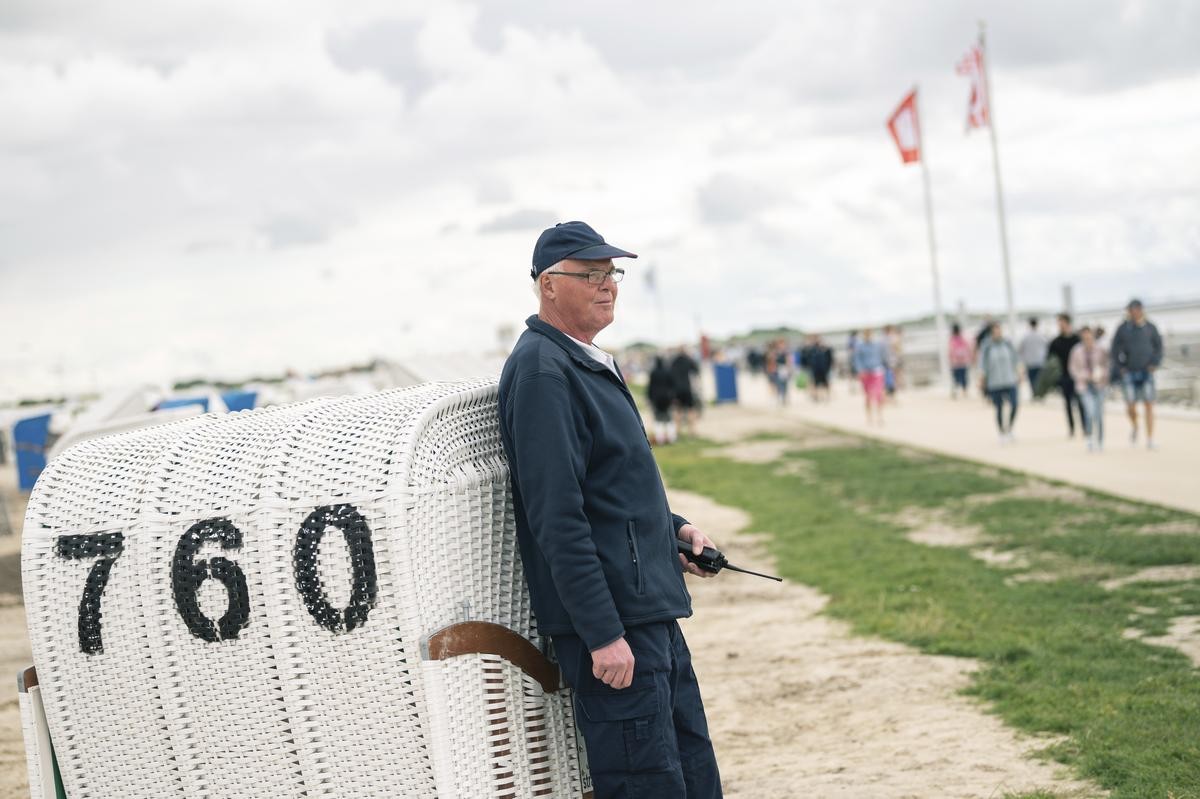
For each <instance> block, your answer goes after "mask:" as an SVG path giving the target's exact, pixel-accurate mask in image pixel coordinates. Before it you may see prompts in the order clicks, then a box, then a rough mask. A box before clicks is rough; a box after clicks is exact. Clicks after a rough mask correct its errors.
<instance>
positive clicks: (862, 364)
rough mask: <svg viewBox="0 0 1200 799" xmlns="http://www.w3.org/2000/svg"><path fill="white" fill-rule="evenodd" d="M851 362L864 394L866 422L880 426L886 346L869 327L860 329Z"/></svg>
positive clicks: (881, 421) (881, 420) (881, 423)
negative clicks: (860, 333) (860, 335)
mask: <svg viewBox="0 0 1200 799" xmlns="http://www.w3.org/2000/svg"><path fill="white" fill-rule="evenodd" d="M852 363H853V368H854V371H855V372H856V373H857V374H858V379H859V380H860V381H861V382H862V388H863V394H864V395H865V396H866V409H867V424H872V423H875V424H878V425H881V426H882V425H883V391H884V388H883V383H884V370H885V369H886V368H887V346H886V345H885V344H884V343H883V342H882V341H876V340H875V338H874V332H873V331H872V330H871V329H870V328H866V329H864V330H863V331H862V337H861V338H860V339H859V340H858V343H857V344H856V345H855V347H854V355H853V358H852Z"/></svg>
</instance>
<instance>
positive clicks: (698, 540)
mask: <svg viewBox="0 0 1200 799" xmlns="http://www.w3.org/2000/svg"><path fill="white" fill-rule="evenodd" d="M679 540H680V541H687V542H688V543H689V544H691V545H692V554H693V555H699V554H700V553H701V552H703V551H704V548H705V547H712V548H713V549H716V548H717V545H716V544H714V543H713V542H712V539H711V538H709V537H708V536H706V535H705V534H704V533H702V532H700V529H699V528H698V527H696V525H694V524H685V525H684V526H683V527H680V528H679ZM679 562H680V564H682V565H683V570H684V571H685V572H687V573H688V574H694V575H696V576H697V577H716V576H717V575H715V574H713V573H712V572H706V571H705V570H704V569H701V568H700V567H699V566H697V565H696V564H695V563H692V562H691V561H690V560H688V559H687V558H685V557H684V556H683V554H682V553H681V554H680V555H679Z"/></svg>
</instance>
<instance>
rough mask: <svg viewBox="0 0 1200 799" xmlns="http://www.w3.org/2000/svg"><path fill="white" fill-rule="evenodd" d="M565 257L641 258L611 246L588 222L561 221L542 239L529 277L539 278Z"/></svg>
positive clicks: (578, 258) (546, 230) (597, 259)
mask: <svg viewBox="0 0 1200 799" xmlns="http://www.w3.org/2000/svg"><path fill="white" fill-rule="evenodd" d="M564 258H572V259H574V260H577V261H603V260H604V259H605V258H637V255H636V254H634V253H631V252H626V251H625V250H622V249H621V248H620V247H614V246H612V245H611V244H609V243H607V242H606V241H604V237H603V236H601V235H600V234H599V233H597V232H596V231H595V230H593V229H592V226H591V225H589V224H587V223H586V222H559V223H558V224H557V225H555V226H554V227H551V228H546V229H545V230H543V231H542V235H540V236H538V240H537V244H535V245H533V269H531V270H529V276H530V277H532V278H537V276H538V275H540V274H541V273H542V272H545V271H546V270H547V269H549V268H550V267H552V266H554V265H555V264H556V263H558V262H559V261H561V260H563V259H564Z"/></svg>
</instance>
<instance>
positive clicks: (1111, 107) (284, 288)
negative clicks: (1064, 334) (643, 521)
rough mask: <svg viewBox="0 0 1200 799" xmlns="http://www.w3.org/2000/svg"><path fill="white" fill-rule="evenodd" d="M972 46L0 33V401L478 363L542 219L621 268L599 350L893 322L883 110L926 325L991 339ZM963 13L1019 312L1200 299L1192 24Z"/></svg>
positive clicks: (444, 11)
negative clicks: (8, 342)
mask: <svg viewBox="0 0 1200 799" xmlns="http://www.w3.org/2000/svg"><path fill="white" fill-rule="evenodd" d="M983 10H984V5H983V4H977V3H967V4H960V3H949V2H935V1H934V0H923V1H922V2H919V3H917V4H916V5H915V6H906V7H903V8H901V7H898V6H895V5H894V4H890V3H885V2H883V1H882V0H873V1H872V2H865V3H859V4H855V5H854V6H852V7H846V6H845V4H840V5H839V4H832V3H821V4H813V3H806V4H794V3H783V2H776V0H747V2H745V3H742V4H739V6H738V8H737V9H730V8H727V7H723V6H712V5H704V4H701V5H699V6H697V5H696V4H683V3H661V4H651V5H649V6H648V5H646V4H645V3H638V4H634V3H633V2H632V0H628V2H626V0H620V2H616V3H609V4H603V5H597V6H578V5H572V4H555V3H550V2H548V0H519V2H514V3H505V4H493V3H480V4H470V3H437V4H433V3H423V2H410V3H407V4H396V3H391V2H382V0H379V1H378V2H369V3H354V4H350V5H346V4H335V3H333V2H331V0H330V1H328V2H326V1H325V0H320V1H318V0H304V1H303V2H299V3H292V4H276V3H268V2H238V3H235V2H221V3H210V4H204V5H203V6H197V5H195V4H192V3H185V2H176V1H175V0H169V1H168V2H164V3H160V4H156V6H155V11H154V13H153V14H148V13H145V12H144V10H143V9H138V8H136V7H134V6H129V5H128V4H116V3H98V4H90V5H88V6H86V7H79V8H75V7H69V6H68V5H67V4H64V3H60V2H58V0H38V2H32V1H31V0H13V2H11V3H8V4H6V5H5V8H4V9H3V11H0V118H2V119H4V120H5V124H4V125H3V126H0V172H2V174H4V176H5V180H4V181H2V182H0V237H2V239H3V241H4V242H5V246H4V248H3V251H2V252H0V312H2V313H3V314H4V316H5V318H6V320H9V321H11V322H12V323H13V329H14V330H16V331H17V333H16V336H15V338H16V341H15V342H14V346H13V347H12V348H11V350H9V352H10V353H11V354H9V355H6V356H5V359H4V361H3V362H2V363H0V372H2V373H3V378H0V397H3V396H11V395H12V394H15V393H19V392H21V391H26V390H28V391H40V390H47V389H49V390H57V387H59V386H61V385H65V384H70V383H71V381H74V384H76V385H77V384H85V385H86V384H88V383H90V382H92V381H93V373H95V374H94V380H95V381H97V382H100V383H112V382H119V381H122V380H132V379H166V378H170V377H175V376H179V375H185V374H194V373H196V372H197V371H208V372H212V373H219V374H224V375H228V376H236V375H238V374H242V373H247V372H250V371H258V372H264V371H266V372H269V371H279V370H282V369H283V368H285V367H289V366H290V367H295V368H300V369H305V368H312V367H316V366H321V365H327V364H334V363H343V362H346V361H350V360H357V359H363V358H366V357H370V356H373V355H400V354H403V353H404V352H412V351H417V350H433V351H437V350H453V349H482V348H486V347H490V346H492V343H493V342H494V341H495V336H494V331H495V328H496V327H497V326H498V325H500V324H512V323H514V322H516V323H519V321H520V320H521V319H522V318H523V317H524V316H525V315H526V314H527V313H528V312H529V311H530V310H531V304H530V298H529V295H528V291H527V289H526V287H525V283H524V281H525V280H526V279H527V276H526V270H527V268H528V262H529V255H530V251H531V249H532V245H533V241H534V239H535V238H536V236H537V234H538V232H540V228H541V226H542V225H544V224H549V222H550V221H552V220H551V217H552V216H553V215H554V214H561V215H562V218H581V219H586V220H589V221H590V222H592V223H593V224H594V225H595V226H596V227H597V228H598V229H599V230H600V231H601V232H602V233H604V234H605V235H606V236H608V237H609V238H610V240H612V241H614V242H615V243H617V244H619V245H620V246H624V247H627V248H629V249H632V250H634V251H636V252H639V253H641V254H642V256H643V257H642V258H641V259H640V260H639V261H638V262H635V263H634V264H631V265H630V279H629V280H628V281H627V282H626V283H625V284H624V288H623V293H622V312H621V315H620V317H619V319H618V321H617V323H616V324H615V325H614V326H613V328H612V329H611V330H610V331H607V332H606V333H605V335H604V340H605V341H607V342H612V343H616V342H620V341H627V340H632V339H635V338H637V339H642V338H653V337H656V336H659V335H663V336H665V337H667V338H670V339H679V338H685V337H691V336H693V335H694V334H695V332H696V325H697V319H699V324H701V325H703V326H704V328H705V329H707V330H708V331H709V332H713V333H718V334H720V333H725V332H733V331H737V330H741V329H745V328H746V327H748V326H751V325H759V324H775V323H790V324H795V325H811V326H819V325H824V324H833V323H846V322H852V321H856V320H862V319H867V318H870V319H881V318H886V317H896V316H903V315H909V314H917V313H923V312H925V311H927V310H928V308H929V305H930V294H931V291H930V288H929V280H928V271H929V267H928V253H927V249H926V244H925V228H924V218H923V216H922V211H921V194H920V192H921V188H920V178H919V174H918V171H917V170H916V169H915V168H905V167H901V166H900V164H899V160H898V158H897V156H896V154H895V152H894V151H893V148H892V145H891V143H890V141H889V140H888V138H887V135H886V133H885V131H884V128H883V120H884V119H885V118H886V116H887V114H888V113H889V112H890V111H891V109H892V107H894V105H895V103H896V102H898V101H899V99H900V97H901V96H902V95H903V93H904V92H905V91H906V90H907V88H908V87H909V86H911V85H912V84H913V83H914V82H917V83H920V86H921V105H922V114H923V119H922V124H923V129H924V133H925V135H926V143H927V145H928V154H929V158H930V167H931V173H932V179H933V189H934V201H935V203H936V206H937V212H938V214H937V234H938V241H939V258H940V263H941V266H942V274H943V286H944V295H945V297H946V299H947V302H948V303H949V304H951V305H953V304H954V303H956V302H957V300H958V299H959V298H962V299H964V300H965V301H966V302H967V303H968V304H970V305H974V306H981V305H986V306H989V307H999V305H1000V302H1001V299H1000V298H1001V297H1002V288H1001V286H1002V284H1001V278H1000V269H999V262H1000V257H999V247H998V240H997V236H998V234H997V229H996V218H995V210H994V203H995V199H994V189H993V183H992V165H991V154H990V149H989V145H988V141H987V135H986V132H979V131H977V132H975V133H973V134H972V135H970V136H964V135H963V114H964V111H965V101H966V91H967V88H966V85H965V81H963V80H962V79H960V78H958V77H956V76H955V75H954V74H953V65H954V62H955V61H956V60H957V59H958V57H959V56H960V55H961V53H962V52H963V51H964V50H965V49H966V47H967V46H968V45H969V44H970V43H971V42H972V41H973V39H974V37H975V20H976V19H977V18H978V17H979V16H981V13H982V11H983ZM986 12H987V15H988V16H989V17H990V23H991V27H990V29H989V36H990V38H989V41H990V43H991V48H992V68H993V83H994V90H995V96H996V102H997V105H996V112H997V121H998V126H999V127H998V130H999V133H1000V146H1001V156H1002V158H1003V167H1004V172H1003V176H1004V181H1005V188H1006V191H1007V207H1008V211H1009V229H1010V234H1009V235H1010V242H1011V245H1012V255H1013V268H1014V278H1015V281H1016V291H1017V298H1018V301H1019V302H1021V303H1025V304H1031V305H1042V306H1052V305H1054V304H1055V303H1056V301H1057V298H1058V288H1059V286H1060V284H1062V283H1064V282H1068V281H1070V282H1073V283H1075V284H1076V296H1077V297H1078V298H1079V299H1080V301H1081V302H1084V303H1087V302H1115V301H1118V300H1120V299H1122V298H1123V297H1124V296H1125V295H1126V294H1128V293H1130V292H1132V291H1135V290H1136V291H1137V292H1138V293H1141V294H1147V295H1151V296H1154V295H1155V294H1156V293H1157V295H1158V296H1166V295H1168V294H1171V293H1179V292H1183V293H1189V292H1190V293H1193V294H1196V293H1200V270H1197V269H1195V267H1196V266H1197V264H1198V262H1200V222H1198V221H1197V220H1200V198H1198V196H1197V195H1196V193H1195V191H1194V187H1195V186H1196V185H1198V184H1200V161H1198V159H1197V158H1196V151H1195V144H1194V143H1195V142H1196V141H1198V140H1200V114H1197V108H1196V105H1195V98H1196V97H1198V96H1200V55H1198V53H1200V51H1198V50H1197V49H1196V48H1195V47H1194V46H1193V45H1194V41H1195V33H1196V31H1197V30H1198V29H1200V23H1198V21H1197V20H1198V18H1197V11H1196V6H1195V5H1194V4H1190V3H1187V2H1175V3H1171V2H1162V3H1154V4H1148V3H1138V2H1131V1H1130V2H1125V1H1123V0H1105V2H1099V3H1093V2H1089V3H1083V2H1065V1H1064V2H1057V3H1051V4H1049V5H1047V4H1046V3H1044V2H1036V3H1035V2H1034V1H1033V0H1021V2H1016V3H1011V4H1007V5H1006V6H1004V7H1003V8H1000V7H992V6H987V8H986ZM648 263H654V264H656V267H657V270H658V278H659V279H658V283H659V285H660V287H661V288H662V293H663V302H662V307H663V313H664V315H663V318H662V319H661V322H660V319H659V317H658V315H657V304H656V303H655V301H654V298H653V297H652V296H650V295H649V294H648V293H647V292H646V289H645V285H644V281H643V279H642V274H644V272H642V271H641V270H642V269H644V267H645V265H646V264H648ZM1189 275H1190V277H1189Z"/></svg>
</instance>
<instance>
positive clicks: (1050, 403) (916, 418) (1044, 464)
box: [708, 374, 1200, 513]
mask: <svg viewBox="0 0 1200 799" xmlns="http://www.w3.org/2000/svg"><path fill="white" fill-rule="evenodd" d="M738 377H739V380H738V392H739V398H740V401H741V403H740V404H741V405H743V406H744V407H747V408H755V409H761V410H762V411H763V412H769V413H786V414H789V415H793V416H795V417H797V418H801V419H804V420H806V421H811V422H814V423H816V424H821V425H826V426H829V427H835V428H839V429H842V430H846V431H849V432H852V433H857V434H860V435H866V436H872V437H875V438H879V439H883V440H885V441H893V442H896V443H901V444H908V445H911V446H915V447H922V448H924V449H929V450H933V451H936V452H943V453H946V454H948V455H956V456H958V457H962V458H970V459H971V460H976V461H981V462H985V463H992V464H996V465H998V466H1005V467H1008V468H1010V469H1016V470H1019V471H1023V472H1029V473H1030V474H1037V475H1041V476H1044V477H1049V478H1053V479H1055V480H1062V481H1065V482H1070V483H1075V484H1077V485H1081V486H1087V487H1089V488H1096V489H1099V490H1101V491H1107V492H1110V493H1112V494H1117V495H1120V496H1123V497H1127V498H1130V499H1139V500H1144V501H1147V502H1155V503H1158V504H1161V505H1168V506H1170V507H1174V508H1181V509H1183V510H1188V511H1192V512H1194V513H1200V414H1186V413H1180V412H1175V413H1173V414H1170V415H1169V416H1168V415H1166V414H1160V415H1159V416H1158V418H1157V419H1156V425H1155V434H1154V439H1155V443H1156V444H1158V449H1157V450H1156V451H1153V452H1151V451H1148V450H1147V449H1146V447H1145V442H1144V440H1140V441H1139V445H1138V446H1136V447H1134V446H1131V445H1130V443H1129V429H1130V427H1129V420H1128V418H1127V417H1126V416H1125V406H1124V403H1123V402H1119V401H1112V400H1110V401H1109V402H1108V413H1106V414H1105V433H1106V442H1105V449H1104V452H1102V453H1098V454H1091V453H1089V452H1087V450H1086V448H1085V446H1084V443H1083V441H1082V440H1081V438H1080V433H1079V432H1078V431H1077V433H1076V438H1074V439H1068V438H1067V422H1066V415H1065V413H1064V411H1063V402H1062V398H1061V397H1060V396H1058V395H1057V394H1054V395H1051V396H1050V397H1047V398H1046V400H1045V401H1044V402H1041V403H1033V402H1030V401H1028V400H1025V399H1022V402H1021V404H1020V409H1019V411H1018V413H1017V421H1016V425H1015V428H1014V429H1015V435H1016V441H1015V443H1011V444H1004V445H1002V444H1001V443H1000V441H999V439H998V436H997V433H996V423H995V410H994V409H993V408H992V405H991V404H990V403H988V404H987V405H984V403H983V401H982V400H981V399H980V398H979V396H978V395H975V396H972V397H970V398H968V399H966V400H951V399H950V398H949V397H948V396H947V395H946V394H945V393H943V392H942V391H933V390H928V389H927V390H920V391H910V392H901V394H900V395H899V397H898V400H897V401H896V402H895V403H891V404H888V405H886V406H885V407H884V425H883V427H876V426H868V425H867V423H866V415H865V413H864V411H863V404H862V403H863V396H862V391H861V390H859V391H858V392H857V393H855V394H850V390H849V386H848V384H847V383H846V381H844V380H841V381H837V383H836V384H835V385H834V387H833V392H834V393H833V400H832V402H829V403H827V404H818V405H814V404H813V403H812V402H811V401H810V400H809V399H808V396H807V394H804V393H802V392H798V391H795V390H794V389H793V390H792V391H791V392H790V397H789V400H790V404H789V405H788V406H787V407H786V408H779V407H778V404H777V403H776V401H775V398H774V396H773V395H772V394H771V393H770V391H769V389H768V386H767V384H766V381H765V380H764V379H763V378H761V377H757V376H755V377H751V376H748V375H742V374H739V376H738ZM708 396H712V394H711V393H709V394H708Z"/></svg>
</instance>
